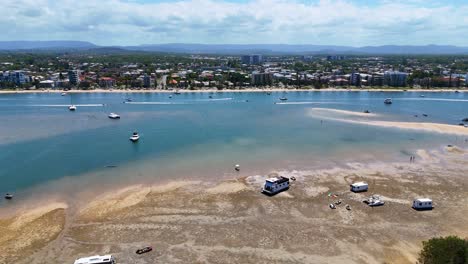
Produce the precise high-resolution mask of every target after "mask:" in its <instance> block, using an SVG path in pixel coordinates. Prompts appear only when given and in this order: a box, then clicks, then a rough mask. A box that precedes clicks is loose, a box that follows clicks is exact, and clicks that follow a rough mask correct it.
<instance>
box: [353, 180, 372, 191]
mask: <svg viewBox="0 0 468 264" xmlns="http://www.w3.org/2000/svg"><path fill="white" fill-rule="evenodd" d="M349 187H350V190H351V191H352V192H367V190H368V189H369V184H367V183H365V182H355V183H353V184H351V185H349Z"/></svg>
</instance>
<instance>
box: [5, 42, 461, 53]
mask: <svg viewBox="0 0 468 264" xmlns="http://www.w3.org/2000/svg"><path fill="white" fill-rule="evenodd" d="M106 48H108V49H120V50H122V51H126V50H127V51H143V52H160V53H185V54H187V53H191V54H237V55H239V54H249V53H265V54H295V55H298V54H333V53H339V54H382V55H385V54H389V55H390V54H395V55H396V54H435V55H436V54H440V55H450V54H451V55H456V54H468V47H460V46H454V45H435V44H428V45H381V46H362V47H353V46H340V45H314V44H196V43H165V44H142V45H134V46H118V45H109V46H101V45H95V44H93V43H91V42H87V41H73V40H65V41H64V40H54V41H0V51H24V50H31V51H34V50H54V49H57V50H67V49H70V50H92V49H106Z"/></svg>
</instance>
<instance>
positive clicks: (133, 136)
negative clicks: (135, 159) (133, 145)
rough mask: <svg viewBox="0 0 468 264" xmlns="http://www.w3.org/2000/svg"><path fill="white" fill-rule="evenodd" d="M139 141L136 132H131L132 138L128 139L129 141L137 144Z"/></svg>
mask: <svg viewBox="0 0 468 264" xmlns="http://www.w3.org/2000/svg"><path fill="white" fill-rule="evenodd" d="M139 139H140V135H138V132H133V134H132V136H131V137H130V141H132V142H137V141H138V140H139Z"/></svg>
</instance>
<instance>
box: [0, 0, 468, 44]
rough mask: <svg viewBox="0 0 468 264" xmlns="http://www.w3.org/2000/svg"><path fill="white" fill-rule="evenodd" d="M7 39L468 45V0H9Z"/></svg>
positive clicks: (4, 23)
mask: <svg viewBox="0 0 468 264" xmlns="http://www.w3.org/2000/svg"><path fill="white" fill-rule="evenodd" d="M1 2H2V3H1V4H0V14H1V15H0V25H1V26H0V28H1V31H2V33H1V34H0V41H8V40H81V41H89V42H92V43H94V44H97V45H141V44H159V43H203V44H315V45H344V46H368V45H390V44H395V45H426V44H441V45H458V46H468V42H467V41H466V40H467V39H468V38H467V36H468V15H467V14H468V0H452V1H450V0H446V1H434V0H289V1H287V0H178V1H169V0H98V1H97V0H78V1H77V0H61V1H56V0H2V1H1Z"/></svg>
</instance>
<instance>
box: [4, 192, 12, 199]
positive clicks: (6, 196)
mask: <svg viewBox="0 0 468 264" xmlns="http://www.w3.org/2000/svg"><path fill="white" fill-rule="evenodd" d="M5 199H7V200H11V199H13V194H11V193H7V194H5Z"/></svg>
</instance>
